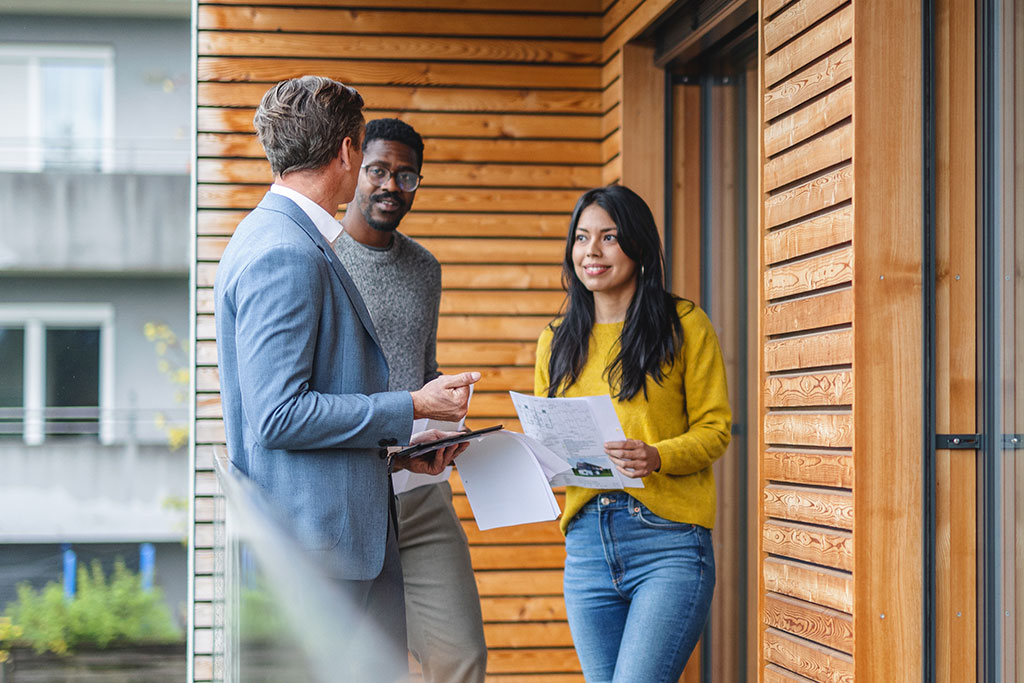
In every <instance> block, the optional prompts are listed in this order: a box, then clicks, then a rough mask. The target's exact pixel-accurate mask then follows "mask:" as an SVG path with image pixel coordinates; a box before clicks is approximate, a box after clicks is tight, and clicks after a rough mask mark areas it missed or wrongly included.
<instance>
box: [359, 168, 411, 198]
mask: <svg viewBox="0 0 1024 683" xmlns="http://www.w3.org/2000/svg"><path fill="white" fill-rule="evenodd" d="M362 168H363V170H364V171H366V178H367V180H369V181H370V182H371V183H373V184H374V185H376V186H377V187H383V186H385V185H387V184H388V180H390V179H391V176H394V177H395V183H396V184H397V185H398V189H400V190H401V191H402V192H412V191H414V190H415V189H416V188H417V187H419V186H420V180H422V179H423V176H421V175H420V174H419V173H417V172H416V171H398V172H397V173H392V171H391V169H390V168H388V167H387V166H381V165H380V164H366V165H365V166H363V167H362Z"/></svg>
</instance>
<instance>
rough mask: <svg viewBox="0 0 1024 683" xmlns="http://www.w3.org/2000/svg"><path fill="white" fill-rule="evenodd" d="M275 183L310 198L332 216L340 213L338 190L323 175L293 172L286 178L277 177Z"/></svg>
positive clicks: (309, 172) (311, 172) (310, 172)
mask: <svg viewBox="0 0 1024 683" xmlns="http://www.w3.org/2000/svg"><path fill="white" fill-rule="evenodd" d="M274 182H275V183H277V184H278V185H281V186H283V187H287V188H288V189H289V190H295V191H296V192H298V193H300V194H302V195H303V196H305V197H309V198H310V199H311V200H313V201H314V202H316V203H317V204H318V205H319V206H320V207H322V208H323V210H324V211H326V212H327V213H329V214H331V215H332V216H333V215H334V214H336V213H338V203H339V202H338V199H337V195H338V193H337V188H336V187H335V184H334V183H333V182H331V180H330V178H328V177H326V175H325V174H323V173H318V172H315V171H292V172H291V173H289V174H288V175H286V176H276V177H275V178H274Z"/></svg>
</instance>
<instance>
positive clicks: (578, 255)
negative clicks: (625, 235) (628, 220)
mask: <svg viewBox="0 0 1024 683" xmlns="http://www.w3.org/2000/svg"><path fill="white" fill-rule="evenodd" d="M618 232H619V229H618V227H616V225H615V221H613V220H612V217H611V216H609V215H608V212H607V211H605V210H604V209H602V208H601V207H600V206H598V205H597V204H591V205H590V206H588V207H587V208H585V209H583V211H582V212H581V213H580V218H579V221H578V222H577V223H576V232H575V234H574V235H573V245H572V262H573V267H574V269H575V271H576V277H578V278H579V279H580V282H582V283H583V286H584V287H586V288H587V289H588V290H590V291H591V292H595V293H596V292H600V293H602V294H609V295H625V294H627V293H628V295H629V296H632V294H633V292H634V291H635V290H636V262H635V261H633V259H631V258H629V257H628V256H626V253H625V252H624V251H622V247H620V246H619V240H618Z"/></svg>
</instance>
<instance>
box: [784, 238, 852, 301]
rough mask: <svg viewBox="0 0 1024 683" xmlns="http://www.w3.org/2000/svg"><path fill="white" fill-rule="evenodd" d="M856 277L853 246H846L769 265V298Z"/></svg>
mask: <svg viewBox="0 0 1024 683" xmlns="http://www.w3.org/2000/svg"><path fill="white" fill-rule="evenodd" d="M852 280H853V247H845V248H842V249H837V250H835V251H830V252H828V253H826V254H821V255H819V256H812V257H810V258H805V259H801V260H799V261H791V262H789V263H786V264H784V265H779V266H776V267H774V268H769V269H768V270H766V271H765V274H764V291H765V298H767V299H778V298H781V297H786V296H793V295H796V294H806V293H808V292H811V291H813V290H816V289H823V288H825V287H832V286H834V285H839V284H844V283H847V282H851V281H852Z"/></svg>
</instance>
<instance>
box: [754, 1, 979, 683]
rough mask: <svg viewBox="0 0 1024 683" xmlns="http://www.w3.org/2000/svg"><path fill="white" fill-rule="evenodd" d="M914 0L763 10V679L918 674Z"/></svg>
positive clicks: (772, 4) (917, 70)
mask: <svg viewBox="0 0 1024 683" xmlns="http://www.w3.org/2000/svg"><path fill="white" fill-rule="evenodd" d="M919 11H920V8H919V7H918V6H914V5H912V4H911V5H899V6H897V5H887V6H886V8H885V9H884V10H883V9H882V8H878V7H874V6H869V5H865V4H864V3H863V2H858V1H857V0H853V1H852V2H850V1H844V0H763V2H762V6H761V18H760V22H761V31H760V40H761V60H762V62H761V66H762V71H761V77H762V84H761V87H762V94H763V100H762V104H761V108H762V124H763V131H762V133H763V134H762V141H761V144H762V157H761V158H762V161H763V165H762V169H761V172H762V177H761V190H762V193H763V194H762V197H763V202H764V203H763V207H762V212H761V223H762V225H761V227H762V239H763V244H762V247H763V249H762V269H761V270H762V276H763V281H762V285H761V286H762V295H761V302H760V305H761V307H762V309H761V335H762V342H763V344H764V355H763V358H762V361H761V362H762V367H761V373H760V381H761V393H762V396H761V412H762V420H763V423H762V427H763V429H762V434H761V439H762V445H761V473H760V480H761V494H762V495H761V553H760V555H761V576H760V581H761V585H760V591H759V600H760V604H759V609H760V614H761V627H760V629H761V632H760V644H761V653H760V654H761V662H760V668H761V673H760V675H761V677H762V680H764V681H803V680H813V681H850V680H853V678H854V674H855V673H856V675H857V677H858V678H859V679H861V680H866V681H896V680H900V681H909V680H917V679H919V678H920V677H921V675H922V674H921V668H920V667H921V643H922V614H923V610H922V605H923V603H922V594H921V588H920V587H921V566H922V564H921V563H922V554H921V552H922V545H921V543H922V540H921V528H922V527H921V523H922V518H921V509H922V508H921V484H922V479H921V464H920V458H921V455H920V449H921V444H922V440H923V435H922V432H921V426H920V424H921V410H922V398H921V396H922V393H921V392H922V376H923V375H922V373H923V368H922V366H921V360H920V357H921V349H922V339H923V338H922V332H921V330H922V325H921V320H922V315H923V312H922V308H921V306H922V303H921V286H922V283H921V253H922V252H921V234H922V232H921V231H922V224H921V206H922V195H921V192H922V189H921V188H922V183H921V179H922V175H921V168H922V152H921V150H922V147H921V139H922V128H921V126H922V120H923V118H922V109H921V105H920V99H921V80H920V78H921V73H922V67H921V54H922V53H921V42H920V36H921V29H920V26H921V17H920V14H919ZM897 75H898V76H897ZM968 108H969V107H968ZM945 362H946V361H945V360H943V363H945ZM947 666H948V664H947ZM961 670H962V671H963V669H961ZM947 675H948V674H947Z"/></svg>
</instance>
